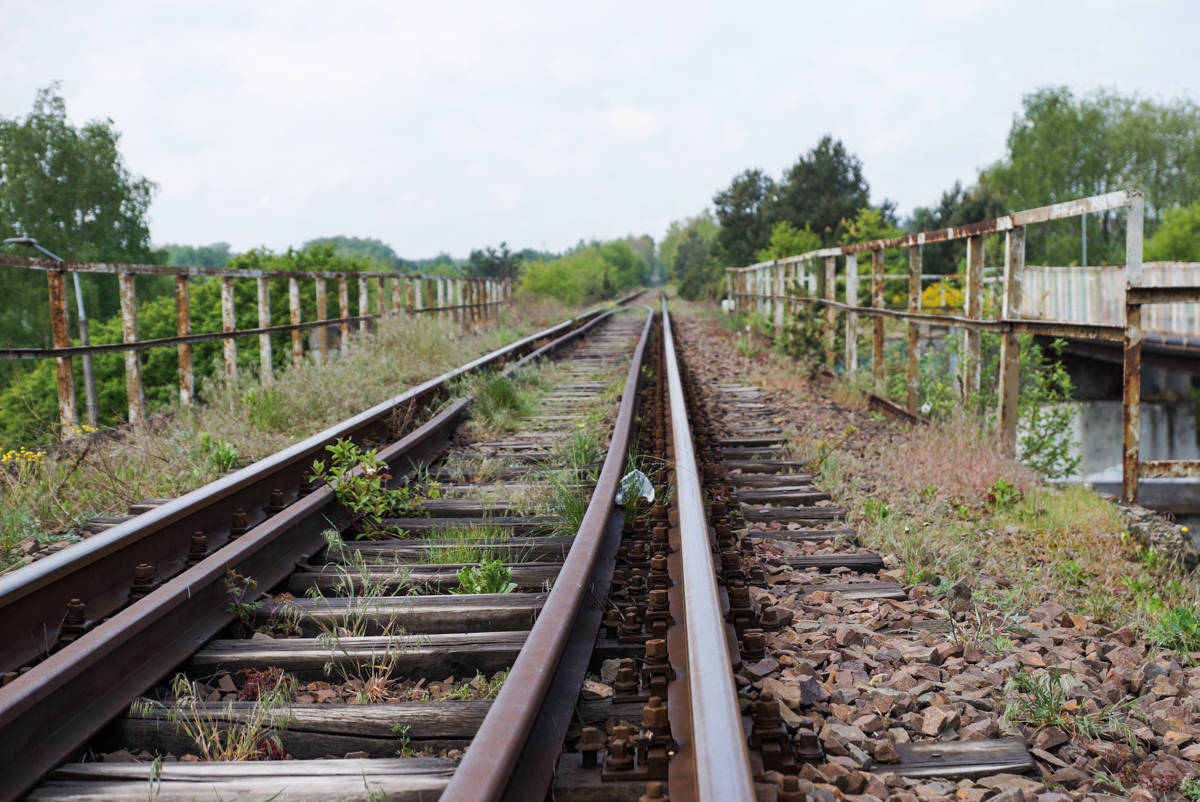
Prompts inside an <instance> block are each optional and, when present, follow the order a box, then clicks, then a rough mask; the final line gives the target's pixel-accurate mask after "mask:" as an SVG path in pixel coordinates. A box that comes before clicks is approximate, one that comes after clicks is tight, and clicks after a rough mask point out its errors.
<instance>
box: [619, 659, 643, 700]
mask: <svg viewBox="0 0 1200 802" xmlns="http://www.w3.org/2000/svg"><path fill="white" fill-rule="evenodd" d="M626 663H628V665H626ZM639 687H640V686H639V683H638V675H637V672H636V671H634V669H633V661H632V660H630V659H629V658H624V659H623V660H621V667H620V668H618V669H617V681H616V682H614V683H613V694H614V695H619V696H636V695H637V692H638V688H639Z"/></svg>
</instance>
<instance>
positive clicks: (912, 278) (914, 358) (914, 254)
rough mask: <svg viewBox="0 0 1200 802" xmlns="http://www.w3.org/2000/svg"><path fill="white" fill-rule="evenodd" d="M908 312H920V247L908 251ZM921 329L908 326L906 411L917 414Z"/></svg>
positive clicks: (915, 326) (919, 387)
mask: <svg viewBox="0 0 1200 802" xmlns="http://www.w3.org/2000/svg"><path fill="white" fill-rule="evenodd" d="M908 311H909V312H910V313H914V314H915V313H918V312H920V311H921V246H920V245H913V246H911V247H909V249H908ZM920 348H921V327H920V324H918V323H915V322H910V323H909V324H908V365H907V388H908V397H907V399H906V401H907V402H908V403H907V407H908V411H909V412H911V413H913V414H914V415H915V414H917V407H919V406H920V405H921V363H920V361H919V360H920Z"/></svg>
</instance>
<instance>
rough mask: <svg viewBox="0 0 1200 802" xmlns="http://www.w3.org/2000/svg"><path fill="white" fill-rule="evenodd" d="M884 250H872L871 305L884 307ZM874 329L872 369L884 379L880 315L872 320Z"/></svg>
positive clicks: (879, 378) (872, 334) (881, 321)
mask: <svg viewBox="0 0 1200 802" xmlns="http://www.w3.org/2000/svg"><path fill="white" fill-rule="evenodd" d="M883 268H884V264H883V250H882V249H880V250H875V251H871V278H872V282H871V305H872V306H874V307H875V308H876V309H883V307H884V300H883ZM872 324H873V327H874V330H873V331H872V333H871V369H872V372H873V373H874V374H875V379H876V381H883V378H884V375H883V368H884V365H883V326H884V321H883V318H882V317H880V316H875V318H874V320H873V321H872Z"/></svg>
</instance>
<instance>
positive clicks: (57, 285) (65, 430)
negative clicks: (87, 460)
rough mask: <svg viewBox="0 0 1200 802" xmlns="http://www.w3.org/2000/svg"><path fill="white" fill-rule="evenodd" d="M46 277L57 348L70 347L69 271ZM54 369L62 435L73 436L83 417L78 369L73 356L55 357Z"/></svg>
mask: <svg viewBox="0 0 1200 802" xmlns="http://www.w3.org/2000/svg"><path fill="white" fill-rule="evenodd" d="M46 278H47V280H48V282H49V285H50V331H51V335H52V336H53V338H54V347H55V348H66V347H68V346H70V345H71V334H70V332H69V331H68V329H67V277H66V273H63V272H62V271H59V270H55V271H51V272H49V273H47V274H46ZM54 369H55V373H56V378H57V381H58V420H59V423H60V424H61V425H62V436H63V437H70V436H71V434H72V431H71V430H72V429H74V428H75V427H76V426H77V425H78V420H79V418H78V416H77V415H76V412H75V371H74V369H73V368H72V367H71V358H70V357H69V356H65V357H64V356H60V357H57V358H55V360H54Z"/></svg>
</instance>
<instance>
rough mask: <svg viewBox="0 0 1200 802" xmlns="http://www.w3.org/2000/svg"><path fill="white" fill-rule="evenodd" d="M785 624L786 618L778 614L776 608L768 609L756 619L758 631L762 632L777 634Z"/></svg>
mask: <svg viewBox="0 0 1200 802" xmlns="http://www.w3.org/2000/svg"><path fill="white" fill-rule="evenodd" d="M787 623H788V621H787V618H786V617H785V616H783V615H781V614H780V612H779V608H777V607H768V608H767V609H766V610H763V613H762V615H760V616H759V618H758V626H759V629H761V630H762V631H763V632H778V631H779V630H781V629H783V628H784V626H786V625H787Z"/></svg>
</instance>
